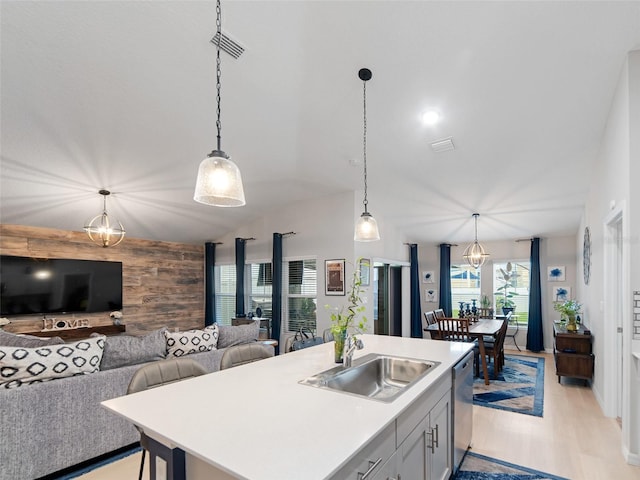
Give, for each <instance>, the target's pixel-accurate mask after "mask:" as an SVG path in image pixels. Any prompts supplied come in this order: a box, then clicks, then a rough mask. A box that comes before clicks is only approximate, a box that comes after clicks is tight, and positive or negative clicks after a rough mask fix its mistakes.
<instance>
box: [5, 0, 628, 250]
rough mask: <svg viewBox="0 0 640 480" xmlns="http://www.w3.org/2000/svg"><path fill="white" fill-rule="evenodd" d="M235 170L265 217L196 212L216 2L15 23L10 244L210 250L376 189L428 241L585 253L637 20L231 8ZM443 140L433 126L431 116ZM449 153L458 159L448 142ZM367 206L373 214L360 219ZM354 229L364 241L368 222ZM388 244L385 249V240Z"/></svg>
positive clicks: (87, 11)
mask: <svg viewBox="0 0 640 480" xmlns="http://www.w3.org/2000/svg"><path fill="white" fill-rule="evenodd" d="M222 12H223V31H224V32H225V33H226V34H227V35H228V36H229V37H231V38H232V39H234V40H235V41H237V42H238V43H240V44H241V45H242V46H243V47H244V48H245V49H246V51H245V52H244V53H243V54H242V56H241V57H240V58H239V59H237V60H235V59H233V58H231V57H230V56H227V55H226V54H223V55H224V56H223V64H222V148H223V150H225V151H226V152H227V153H229V154H230V155H231V156H232V158H233V159H234V160H235V161H236V163H237V164H238V165H239V167H240V169H241V171H242V175H243V179H244V185H245V192H246V198H247V205H246V206H245V207H242V208H229V209H221V208H214V207H207V206H203V205H200V204H197V203H195V202H194V201H193V199H192V198H193V188H194V184H195V177H196V173H197V168H198V164H199V162H200V161H201V160H202V158H204V156H205V155H206V154H207V153H208V152H209V151H211V150H212V149H213V148H214V147H215V134H216V131H215V113H216V102H215V93H216V92H215V53H216V52H215V47H214V46H213V45H212V44H211V43H209V40H210V39H211V38H212V36H213V35H214V33H215V30H216V24H215V17H216V12H215V2H211V1H206V2H198V1H194V2H183V1H163V2H146V1H145V2H138V1H110V2H76V1H73V2H71V1H58V2H32V1H29V2H26V1H25V2H17V1H5V0H2V3H1V11H0V14H1V38H0V39H1V62H2V63H1V82H2V83H1V124H0V128H1V142H2V147H1V155H2V157H1V160H2V164H1V170H0V175H1V180H0V188H1V191H0V201H1V207H0V220H1V221H2V223H17V224H23V225H33V226H46V227H54V228H61V229H69V230H79V229H81V227H82V225H83V224H84V222H85V220H86V219H87V218H89V217H91V216H93V215H95V214H96V213H98V211H99V210H100V208H101V199H100V198H99V195H98V194H97V191H98V190H99V189H100V188H107V189H109V190H111V191H112V192H113V193H114V195H112V196H111V197H110V199H109V203H108V209H109V211H110V212H111V213H113V214H114V215H115V216H117V217H119V218H120V219H121V221H122V222H123V223H124V224H125V226H126V227H127V230H128V234H129V235H132V236H135V237H142V238H150V239H159V240H170V241H179V242H191V243H201V242H203V241H205V240H209V239H215V238H216V237H219V236H221V235H222V234H224V233H227V232H230V231H233V230H235V229H236V228H238V226H240V225H243V224H245V223H247V222H250V221H252V220H253V219H255V218H258V217H260V216H261V215H264V214H265V213H266V212H269V211H272V210H274V209H278V208H281V207H282V206H283V205H286V204H290V203H292V202H293V203H297V202H301V201H306V200H310V199H313V198H322V197H326V196H328V195H333V194H336V193H339V192H346V191H352V190H361V189H362V82H361V81H360V80H359V79H358V77H357V72H358V70H359V69H360V68H361V67H368V68H370V69H371V70H372V71H373V79H372V80H371V81H370V82H368V84H367V123H368V142H367V144H368V156H367V159H368V168H369V172H368V173H369V177H368V179H369V201H370V210H371V211H372V212H373V213H374V215H376V216H379V217H384V219H385V224H390V225H394V226H396V227H397V228H399V229H401V230H403V231H406V232H407V234H408V235H409V236H410V238H411V239H412V240H413V241H417V242H440V241H466V240H470V239H471V238H472V236H473V221H472V217H471V214H472V213H473V212H479V213H480V214H481V217H480V221H479V234H480V237H481V239H484V240H497V239H507V238H508V239H512V238H519V237H528V236H531V235H542V236H558V235H566V234H572V233H575V232H576V230H577V228H578V224H579V221H580V215H581V212H582V206H583V204H584V201H585V199H586V195H587V188H588V181H589V178H590V167H591V165H592V164H593V162H594V159H595V158H596V156H597V154H598V147H599V144H600V141H601V138H602V134H603V131H604V128H605V124H606V121H607V115H608V111H609V108H610V105H611V102H612V99H613V95H614V92H615V88H616V85H617V82H618V79H619V76H620V73H621V68H622V66H623V64H624V61H625V57H626V54H627V52H629V51H630V50H633V49H637V48H640V2H638V1H632V2H608V1H602V2H597V1H585V2H581V1H574V2H520V1H514V2H483V1H473V2H450V1H446V2H445V1H442V2H437V1H423V2H418V1H406V2H405V1H288V2H279V1H231V0H228V1H224V2H223V5H222ZM428 109H436V110H438V111H440V112H441V114H442V121H441V122H440V123H439V124H438V125H437V126H434V127H427V126H425V125H424V124H422V122H421V120H420V117H421V115H422V113H423V112H424V111H425V110H428ZM448 137H452V139H453V143H454V145H455V150H453V151H448V152H443V153H436V152H434V151H433V150H432V148H431V146H430V144H431V143H432V142H433V141H436V140H440V139H443V138H448ZM360 195H361V194H360V193H357V194H356V198H360ZM354 220H355V219H354ZM383 233H384V232H383Z"/></svg>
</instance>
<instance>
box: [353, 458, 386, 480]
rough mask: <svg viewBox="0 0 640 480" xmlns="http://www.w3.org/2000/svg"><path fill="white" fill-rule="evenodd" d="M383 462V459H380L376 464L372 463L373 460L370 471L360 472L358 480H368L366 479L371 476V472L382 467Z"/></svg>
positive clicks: (370, 463)
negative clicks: (379, 466)
mask: <svg viewBox="0 0 640 480" xmlns="http://www.w3.org/2000/svg"><path fill="white" fill-rule="evenodd" d="M381 461H382V457H380V458H378V460H376V461H375V462H372V461H371V460H369V470H367V471H366V472H364V473H360V472H358V480H366V478H367V477H368V476H369V475H371V472H373V471H374V470H375V469H376V467H377V466H378V465H380V462H381Z"/></svg>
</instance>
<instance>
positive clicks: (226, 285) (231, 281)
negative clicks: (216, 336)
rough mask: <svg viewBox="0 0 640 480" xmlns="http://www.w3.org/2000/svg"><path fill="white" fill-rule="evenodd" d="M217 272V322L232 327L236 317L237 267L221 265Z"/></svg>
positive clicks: (216, 268)
mask: <svg viewBox="0 0 640 480" xmlns="http://www.w3.org/2000/svg"><path fill="white" fill-rule="evenodd" d="M215 270H216V320H217V321H218V323H219V324H220V325H231V319H232V318H233V317H235V316H236V266H235V265H220V266H216V267H215Z"/></svg>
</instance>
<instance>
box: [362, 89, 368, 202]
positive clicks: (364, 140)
mask: <svg viewBox="0 0 640 480" xmlns="http://www.w3.org/2000/svg"><path fill="white" fill-rule="evenodd" d="M362 86H363V89H362V118H363V122H362V125H363V128H362V131H363V132H362V157H363V160H364V201H363V202H362V203H363V204H364V211H365V213H368V211H367V205H368V203H369V201H368V200H367V81H366V80H363V82H362Z"/></svg>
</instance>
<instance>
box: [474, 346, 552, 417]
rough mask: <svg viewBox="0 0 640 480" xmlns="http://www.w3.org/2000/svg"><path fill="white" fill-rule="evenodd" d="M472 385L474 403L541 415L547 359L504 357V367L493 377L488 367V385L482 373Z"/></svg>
mask: <svg viewBox="0 0 640 480" xmlns="http://www.w3.org/2000/svg"><path fill="white" fill-rule="evenodd" d="M480 373H481V374H480V378H476V379H475V380H474V382H473V404H474V405H480V406H483V407H489V408H497V409H499V410H507V411H509V412H517V413H524V414H526V415H534V416H536V417H541V416H542V411H543V409H544V358H538V357H528V356H524V355H505V362H504V367H503V369H502V371H501V372H500V373H498V379H497V380H494V378H493V363H491V365H489V382H490V383H489V385H485V384H484V378H482V372H480Z"/></svg>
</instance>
